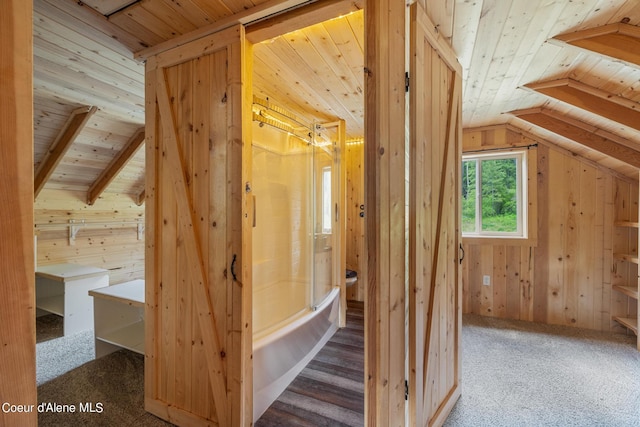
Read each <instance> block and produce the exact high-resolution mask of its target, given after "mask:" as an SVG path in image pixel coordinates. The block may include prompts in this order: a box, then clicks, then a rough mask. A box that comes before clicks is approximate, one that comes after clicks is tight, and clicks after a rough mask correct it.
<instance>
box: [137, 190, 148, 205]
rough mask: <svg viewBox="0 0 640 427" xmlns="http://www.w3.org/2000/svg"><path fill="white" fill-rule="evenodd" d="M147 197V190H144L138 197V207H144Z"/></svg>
mask: <svg viewBox="0 0 640 427" xmlns="http://www.w3.org/2000/svg"><path fill="white" fill-rule="evenodd" d="M145 197H146V189H142V191H141V192H140V193H138V194H137V195H136V205H138V206H142V204H143V203H144V199H145Z"/></svg>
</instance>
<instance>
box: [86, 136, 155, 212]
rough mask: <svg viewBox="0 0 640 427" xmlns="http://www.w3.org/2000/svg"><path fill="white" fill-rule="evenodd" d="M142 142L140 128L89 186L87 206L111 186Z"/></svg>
mask: <svg viewBox="0 0 640 427" xmlns="http://www.w3.org/2000/svg"><path fill="white" fill-rule="evenodd" d="M143 142H144V128H140V129H138V131H137V132H136V133H135V134H134V135H133V136H132V137H131V138H129V141H128V142H127V145H125V147H124V148H123V149H122V150H121V151H120V153H119V154H118V155H117V156H116V158H115V159H113V161H112V162H111V163H110V164H109V166H108V167H107V168H106V169H105V170H104V171H102V173H101V174H100V176H99V177H98V179H96V180H95V181H94V183H93V184H91V187H90V188H89V191H88V192H87V204H89V205H93V204H94V203H95V201H96V200H98V197H100V195H101V194H102V193H103V192H104V190H105V189H106V188H107V187H108V186H109V184H111V182H112V181H113V180H114V179H115V178H116V176H118V174H119V173H120V171H121V170H122V169H123V168H124V167H125V166H126V165H127V163H128V162H129V160H131V158H133V156H134V155H135V154H136V153H137V152H138V149H139V148H140V146H141V145H142V143H143Z"/></svg>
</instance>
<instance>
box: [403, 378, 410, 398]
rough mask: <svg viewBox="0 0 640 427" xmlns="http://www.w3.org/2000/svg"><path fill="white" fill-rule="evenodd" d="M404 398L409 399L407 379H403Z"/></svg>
mask: <svg viewBox="0 0 640 427" xmlns="http://www.w3.org/2000/svg"><path fill="white" fill-rule="evenodd" d="M404 400H409V381H407V380H404Z"/></svg>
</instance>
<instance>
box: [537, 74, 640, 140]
mask: <svg viewBox="0 0 640 427" xmlns="http://www.w3.org/2000/svg"><path fill="white" fill-rule="evenodd" d="M525 87H526V88H528V89H531V90H534V91H536V92H538V93H542V94H544V95H547V96H549V97H551V98H555V99H557V100H560V101H563V102H566V103H567V104H571V105H573V106H574V107H578V108H581V109H583V110H585V111H589V112H591V113H594V114H597V115H599V116H602V117H605V118H607V119H609V120H612V121H614V122H617V123H620V124H623V125H625V126H629V127H631V128H633V129H637V130H640V104H638V103H636V102H633V101H631V100H628V99H626V98H623V97H621V96H617V95H613V94H611V93H609V92H605V91H603V90H600V89H597V88H595V87H592V86H588V85H585V84H584V83H580V82H577V81H575V80H572V79H560V80H552V81H548V82H542V83H532V84H528V85H525Z"/></svg>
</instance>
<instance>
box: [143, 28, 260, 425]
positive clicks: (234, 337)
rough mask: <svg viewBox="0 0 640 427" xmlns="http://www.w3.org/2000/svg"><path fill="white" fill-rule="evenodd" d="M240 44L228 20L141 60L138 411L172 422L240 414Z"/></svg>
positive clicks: (246, 335)
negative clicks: (142, 244) (141, 401)
mask: <svg viewBox="0 0 640 427" xmlns="http://www.w3.org/2000/svg"><path fill="white" fill-rule="evenodd" d="M248 48H249V45H247V44H246V43H245V41H244V28H243V27H242V26H240V25H238V26H235V27H233V28H229V29H227V30H223V31H221V32H219V33H216V34H214V35H211V36H208V37H205V38H202V39H199V40H196V41H194V42H191V43H189V44H187V45H184V46H180V47H176V48H173V49H170V50H167V51H165V52H162V53H159V54H157V55H155V56H153V57H150V58H149V59H148V60H147V65H146V86H147V92H146V115H147V117H146V120H147V122H146V134H147V139H146V144H147V147H146V156H147V158H146V162H147V167H146V181H147V184H146V194H147V202H146V206H147V212H146V217H147V233H146V239H147V241H146V245H147V250H146V312H145V316H146V319H145V320H146V342H145V347H146V348H145V353H146V359H145V408H146V409H147V410H148V411H150V412H152V413H154V414H155V415H158V416H160V417H161V418H164V419H165V420H168V421H171V422H172V423H175V424H179V425H220V426H239V425H249V424H250V423H251V420H252V408H251V390H252V388H251V362H250V358H251V317H250V313H251V280H250V279H251V278H250V275H251V259H250V254H251V250H250V247H251V246H250V233H249V232H246V230H247V229H248V227H249V225H248V223H247V222H248V221H249V220H250V219H249V217H248V215H247V212H250V211H251V210H250V209H249V207H248V206H247V204H248V203H250V202H251V198H250V195H249V193H250V182H249V175H250V171H249V170H247V169H246V168H247V167H248V166H247V165H250V164H251V162H250V161H245V162H243V158H244V157H246V156H247V155H248V152H247V150H248V149H250V147H251V144H243V141H244V138H247V137H248V136H247V133H246V131H245V130H243V128H245V127H246V123H243V116H245V117H250V114H248V115H247V114H243V112H244V110H243V109H244V108H245V107H246V103H245V102H244V100H245V99H247V98H248V97H249V96H250V94H247V93H246V91H247V90H250V89H247V88H250V87H251V86H250V82H249V78H248V77H247V76H249V75H250V74H249V70H248V66H247V65H246V64H245V60H246V58H247V57H249V56H248V55H247V54H246V52H245V49H248ZM249 108H250V106H249ZM247 247H248V248H249V250H248V251H247V250H244V249H245V248H247Z"/></svg>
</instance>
